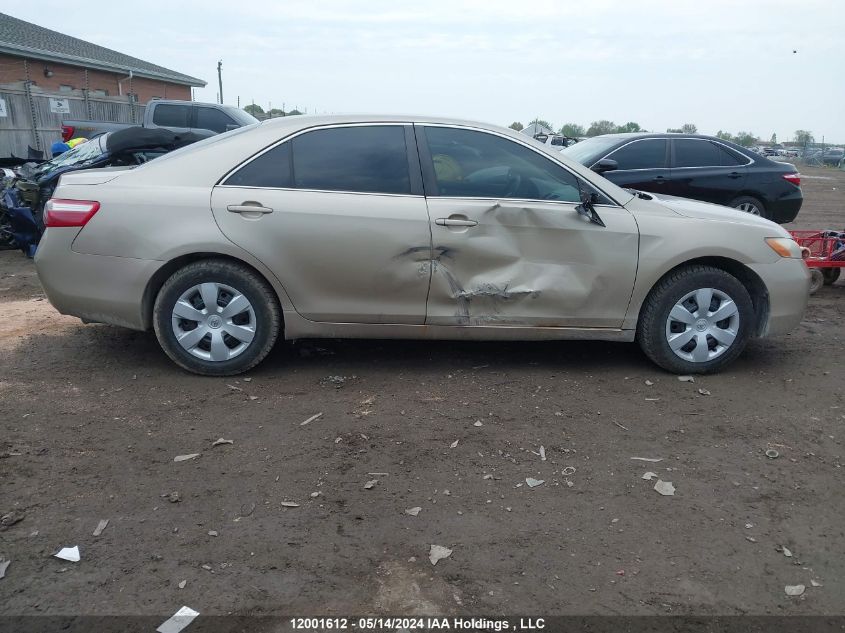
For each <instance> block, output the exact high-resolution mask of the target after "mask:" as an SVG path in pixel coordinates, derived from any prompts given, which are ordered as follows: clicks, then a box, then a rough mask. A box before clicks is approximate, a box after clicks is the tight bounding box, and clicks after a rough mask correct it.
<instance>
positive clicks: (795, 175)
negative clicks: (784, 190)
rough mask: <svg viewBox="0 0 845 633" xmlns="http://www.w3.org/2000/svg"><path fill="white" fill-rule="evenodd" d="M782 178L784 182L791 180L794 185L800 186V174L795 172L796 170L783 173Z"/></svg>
mask: <svg viewBox="0 0 845 633" xmlns="http://www.w3.org/2000/svg"><path fill="white" fill-rule="evenodd" d="M783 179H784V180H785V181H786V182H791V183H792V184H793V185H795V186H796V187H800V186H801V174H799V173H797V172H795V173H792V174H784V175H783Z"/></svg>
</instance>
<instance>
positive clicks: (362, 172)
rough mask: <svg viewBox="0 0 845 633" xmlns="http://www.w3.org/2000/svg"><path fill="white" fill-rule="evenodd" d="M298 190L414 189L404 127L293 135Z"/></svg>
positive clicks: (389, 191)
mask: <svg viewBox="0 0 845 633" xmlns="http://www.w3.org/2000/svg"><path fill="white" fill-rule="evenodd" d="M292 143H293V146H292V153H293V180H294V187H296V188H298V189H318V190H321V191H354V192H362V193H395V194H409V193H411V178H410V171H409V167H408V150H407V148H406V145H405V130H404V128H403V127H402V126H401V125H367V126H353V127H340V128H329V129H325V130H314V131H312V132H306V133H305V134H301V135H299V136H297V137H296V138H294V139H293V141H292Z"/></svg>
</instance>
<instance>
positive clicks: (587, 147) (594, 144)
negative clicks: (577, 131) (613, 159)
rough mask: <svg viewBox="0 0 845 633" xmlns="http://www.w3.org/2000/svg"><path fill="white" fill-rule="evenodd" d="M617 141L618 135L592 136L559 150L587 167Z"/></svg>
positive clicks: (618, 139)
mask: <svg viewBox="0 0 845 633" xmlns="http://www.w3.org/2000/svg"><path fill="white" fill-rule="evenodd" d="M619 141H620V138H619V137H618V136H594V137H593V138H588V139H586V140H584V141H581V142H580V143H575V145H570V146H569V147H567V148H566V149H563V150H561V153H562V154H563V155H564V156H568V157H569V158H571V159H572V160H577V161H578V162H579V163H581V164H582V165H585V166H587V167H589V166H591V165H592V164H593V163H595V162H596V161H597V160H598V159H600V158H604V155H605V154H606V153H607V151H608V150H609V149H610V148H611V147H613V146H614V145H618V144H619Z"/></svg>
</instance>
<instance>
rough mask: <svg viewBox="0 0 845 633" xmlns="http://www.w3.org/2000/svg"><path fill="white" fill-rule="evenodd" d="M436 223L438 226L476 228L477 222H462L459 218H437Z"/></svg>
mask: <svg viewBox="0 0 845 633" xmlns="http://www.w3.org/2000/svg"><path fill="white" fill-rule="evenodd" d="M434 223H435V224H436V225H438V226H475V225H476V224H478V222H476V221H475V220H461V219H458V218H437V219H436V220H435V221H434Z"/></svg>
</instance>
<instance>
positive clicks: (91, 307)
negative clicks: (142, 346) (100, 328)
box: [35, 228, 164, 330]
mask: <svg viewBox="0 0 845 633" xmlns="http://www.w3.org/2000/svg"><path fill="white" fill-rule="evenodd" d="M78 233H79V229H76V228H49V229H47V231H45V233H44V235H43V236H42V238H41V242H40V243H39V245H38V250H37V251H36V253H35V267H36V269H37V271H38V278H39V280H40V281H41V285H42V287H43V288H44V292H45V293H46V295H47V298H48V299H49V300H50V303H52V304H53V306H54V307H55V308H56V309H57V310H58V311H59V312H61V313H62V314H68V315H71V316H76V317H79V318H80V319H83V320H84V321H96V322H98V323H109V324H112V325H119V326H122V327H127V328H131V329H133V330H143V329H145V325H144V314H143V297H144V290H145V289H146V287H147V284H148V283H149V281H150V279H151V278H152V276H153V274H154V273H155V271H156V270H158V269H159V268H160V267H161V266H162V264H163V263H164V262H160V261H154V260H146V259H134V258H131V257H113V256H107V255H87V254H83V253H77V252H75V251H73V250H72V249H71V244H72V243H73V240H74V239H75V238H76V236H77V234H78Z"/></svg>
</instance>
